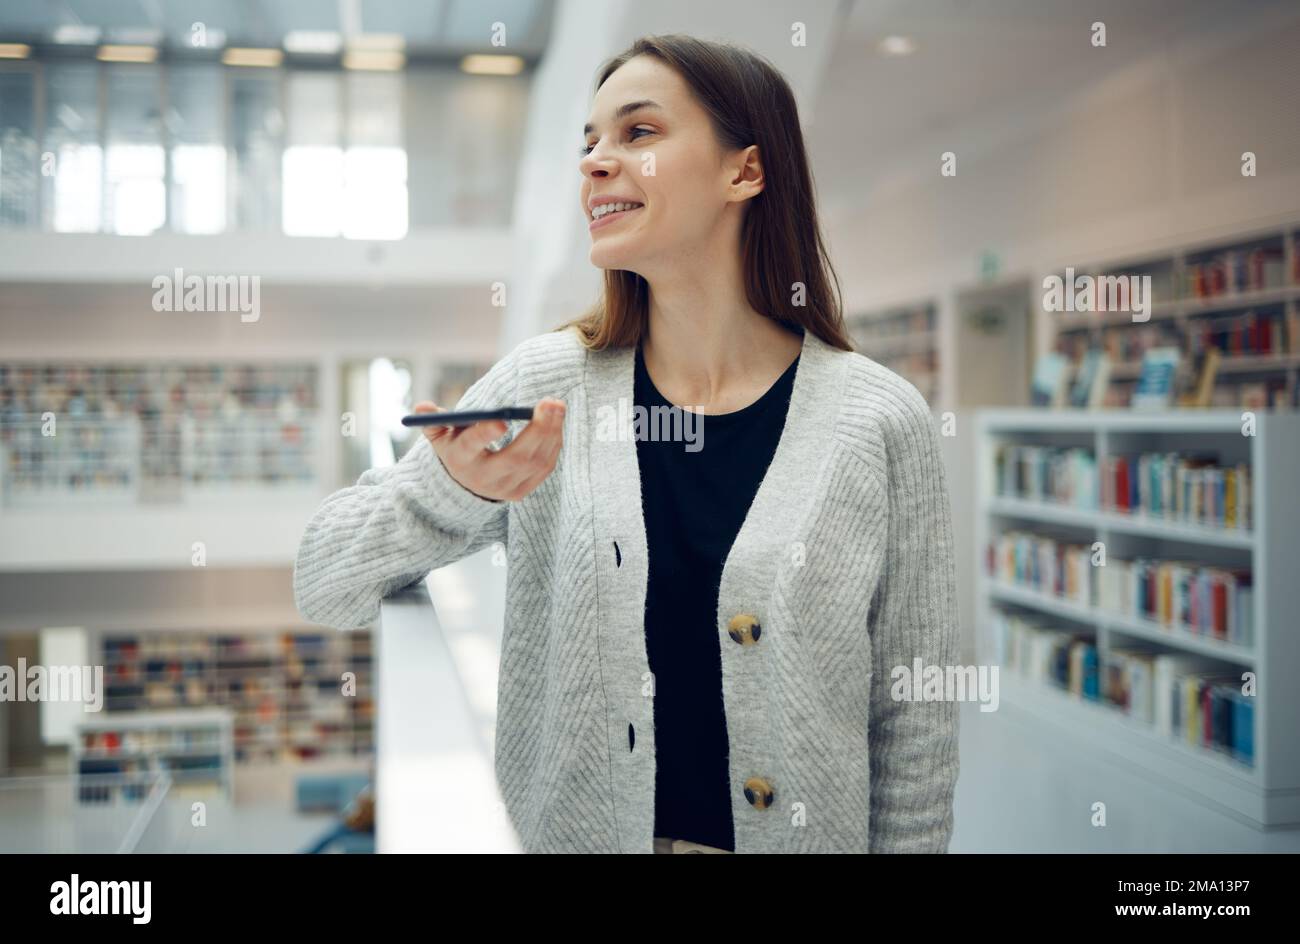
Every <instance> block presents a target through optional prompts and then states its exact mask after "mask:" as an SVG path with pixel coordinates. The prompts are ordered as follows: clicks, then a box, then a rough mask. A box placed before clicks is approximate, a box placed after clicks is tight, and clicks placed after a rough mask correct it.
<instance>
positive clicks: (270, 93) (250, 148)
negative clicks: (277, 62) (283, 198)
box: [229, 69, 284, 230]
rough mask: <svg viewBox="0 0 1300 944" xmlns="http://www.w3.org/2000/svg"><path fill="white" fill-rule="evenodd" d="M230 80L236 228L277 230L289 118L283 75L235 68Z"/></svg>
mask: <svg viewBox="0 0 1300 944" xmlns="http://www.w3.org/2000/svg"><path fill="white" fill-rule="evenodd" d="M229 76H230V160H231V161H232V163H233V174H232V177H233V181H234V188H235V200H234V213H235V218H234V220H233V221H232V222H233V225H234V226H235V227H236V228H238V229H242V230H274V229H278V228H279V224H280V149H281V147H282V146H283V142H284V116H283V114H282V112H281V111H280V75H279V73H278V72H275V71H264V70H261V69H251V70H250V69H234V70H232V71H231V72H230V73H229Z"/></svg>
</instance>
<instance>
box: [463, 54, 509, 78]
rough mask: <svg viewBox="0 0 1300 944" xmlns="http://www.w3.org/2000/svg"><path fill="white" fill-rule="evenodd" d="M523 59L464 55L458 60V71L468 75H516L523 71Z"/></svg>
mask: <svg viewBox="0 0 1300 944" xmlns="http://www.w3.org/2000/svg"><path fill="white" fill-rule="evenodd" d="M523 68H524V60H523V59H521V58H520V57H518V56H486V55H474V56H466V57H465V58H464V59H462V60H461V61H460V71H461V72H468V73H469V74H470V75H518V74H519V73H520V72H522V71H523Z"/></svg>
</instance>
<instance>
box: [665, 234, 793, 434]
mask: <svg viewBox="0 0 1300 944" xmlns="http://www.w3.org/2000/svg"><path fill="white" fill-rule="evenodd" d="M649 285H650V317H649V331H648V333H647V335H646V337H645V338H643V339H642V345H641V349H642V357H643V359H644V362H645V367H646V371H647V372H648V373H649V374H650V377H651V379H652V380H653V381H654V384H655V387H656V388H657V389H658V390H659V392H660V393H661V394H663V395H664V397H666V398H667V399H668V400H669V402H671V403H675V404H678V405H680V406H690V407H692V408H698V409H699V410H700V411H701V412H704V413H730V412H733V411H734V410H738V409H741V408H743V407H745V406H748V405H749V404H750V403H752V402H753V401H754V400H756V399H758V397H759V396H761V395H762V394H763V392H764V391H766V390H767V389H768V388H769V387H770V386H771V385H772V384H773V383H774V382H775V381H776V379H777V378H778V377H780V376H781V375H782V374H783V373H784V372H785V370H786V368H788V367H789V366H790V364H791V363H792V362H793V361H794V359H795V358H796V357H797V356H798V354H799V351H800V350H801V348H802V345H803V339H802V338H801V337H800V336H799V335H798V334H796V333H795V332H793V331H791V330H790V329H788V328H786V327H785V326H783V325H782V324H781V323H780V322H778V321H776V320H774V319H772V318H770V317H767V316H766V315H764V314H761V313H759V312H757V311H755V310H754V309H753V308H752V307H750V305H749V303H748V301H747V299H746V297H745V291H744V281H743V275H742V273H741V272H740V261H739V254H738V253H737V257H736V260H735V266H734V270H733V271H728V272H718V271H714V272H711V273H710V272H707V271H705V270H704V269H701V268H699V267H697V266H691V267H690V268H689V270H686V269H685V267H683V269H680V270H678V273H677V274H676V275H675V276H674V277H673V278H672V279H671V280H669V281H668V282H667V283H665V282H664V281H663V280H656V281H652V282H650V283H649Z"/></svg>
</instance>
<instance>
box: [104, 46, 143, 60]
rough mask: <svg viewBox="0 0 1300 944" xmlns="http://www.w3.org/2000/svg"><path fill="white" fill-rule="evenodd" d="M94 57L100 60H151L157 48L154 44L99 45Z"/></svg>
mask: <svg viewBox="0 0 1300 944" xmlns="http://www.w3.org/2000/svg"><path fill="white" fill-rule="evenodd" d="M95 58H97V59H99V60H100V61H101V62H153V61H154V60H155V59H157V58H158V50H157V48H156V47H154V46H100V47H99V52H98V54H97V55H96V56H95Z"/></svg>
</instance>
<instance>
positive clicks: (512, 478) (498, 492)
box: [413, 397, 564, 501]
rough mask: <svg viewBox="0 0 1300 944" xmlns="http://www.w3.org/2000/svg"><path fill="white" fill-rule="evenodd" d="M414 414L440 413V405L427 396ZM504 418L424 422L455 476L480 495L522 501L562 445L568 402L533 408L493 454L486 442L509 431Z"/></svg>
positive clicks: (435, 448)
mask: <svg viewBox="0 0 1300 944" xmlns="http://www.w3.org/2000/svg"><path fill="white" fill-rule="evenodd" d="M413 411H414V412H415V413H441V412H443V410H442V408H441V407H439V406H438V405H437V404H436V403H432V402H430V401H428V400H423V401H421V402H419V403H417V404H415V406H414V408H413ZM508 428H509V427H507V426H506V424H505V422H504V421H502V420H488V421H485V422H482V423H474V424H473V425H471V426H425V427H423V429H422V432H423V433H424V435H425V436H426V437H427V438H428V440H429V442H430V443H431V444H432V445H433V451H434V452H436V453H437V454H438V458H439V459H441V460H442V464H443V466H445V467H446V469H447V472H448V473H449V474H450V475H451V477H452V478H453V479H455V480H456V481H457V482H459V483H460V484H461V486H463V487H464V488H466V489H468V490H469V491H471V492H473V493H474V494H475V495H477V496H479V497H480V498H486V499H489V500H490V501H519V500H520V499H521V498H523V497H524V496H525V495H527V494H529V493H530V492H531V491H533V489H535V488H537V486H539V485H541V484H542V482H543V481H544V480H545V479H546V477H547V476H548V475H550V474H551V470H552V469H554V468H555V461H556V459H558V458H559V455H560V446H562V445H563V444H564V401H563V400H557V399H556V398H554V397H546V398H545V399H544V400H542V401H541V402H539V403H538V404H537V406H536V407H534V408H533V418H532V419H531V420H530V421H529V422H528V425H527V426H525V427H524V428H523V430H522V431H521V432H520V433H519V435H517V436H515V438H514V439H512V440H511V441H510V442H509V443H508V444H507V445H506V446H505V448H503V449H500V450H498V451H496V452H493V451H491V450H489V449H488V448H487V446H488V443H492V442H495V441H496V440H498V439H500V438H501V437H502V436H504V435H505V434H506V431H507V430H508Z"/></svg>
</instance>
